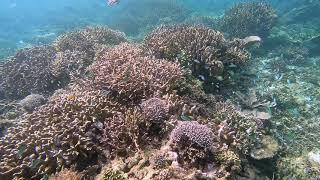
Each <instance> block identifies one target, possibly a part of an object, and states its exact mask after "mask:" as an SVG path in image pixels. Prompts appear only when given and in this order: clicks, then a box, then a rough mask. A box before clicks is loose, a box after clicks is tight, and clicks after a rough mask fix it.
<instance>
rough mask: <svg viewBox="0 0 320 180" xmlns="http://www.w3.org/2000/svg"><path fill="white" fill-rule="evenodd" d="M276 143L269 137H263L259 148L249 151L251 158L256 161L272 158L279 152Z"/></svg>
mask: <svg viewBox="0 0 320 180" xmlns="http://www.w3.org/2000/svg"><path fill="white" fill-rule="evenodd" d="M279 149H280V148H279V144H278V142H277V141H276V140H275V139H274V138H273V137H271V136H263V137H262V140H261V144H260V147H259V146H257V147H255V148H254V149H253V150H252V151H251V154H250V155H251V157H252V158H254V159H257V160H260V159H267V158H273V157H274V156H275V155H276V153H277V152H278V151H279Z"/></svg>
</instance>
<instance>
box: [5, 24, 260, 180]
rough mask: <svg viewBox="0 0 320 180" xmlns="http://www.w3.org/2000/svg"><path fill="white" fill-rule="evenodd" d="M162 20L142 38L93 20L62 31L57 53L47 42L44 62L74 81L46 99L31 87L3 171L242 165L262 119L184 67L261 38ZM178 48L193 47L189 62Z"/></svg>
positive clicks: (114, 174) (203, 171)
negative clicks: (130, 39)
mask: <svg viewBox="0 0 320 180" xmlns="http://www.w3.org/2000/svg"><path fill="white" fill-rule="evenodd" d="M162 28H163V29H162ZM162 28H159V29H158V30H156V31H155V32H154V34H153V35H151V36H149V37H148V38H149V41H147V40H146V41H145V42H146V43H145V44H144V45H143V46H140V45H139V44H129V43H127V42H125V43H120V42H121V41H124V39H121V38H120V36H117V35H118V34H116V32H114V31H112V30H109V29H104V28H102V29H99V28H97V29H94V28H93V29H89V30H88V29H87V30H83V31H77V32H72V33H70V34H67V35H62V36H60V37H59V38H58V40H57V41H56V42H55V48H56V49H57V50H59V51H58V52H57V51H56V50H55V49H54V47H52V46H49V47H50V48H48V47H46V48H44V49H45V50H50V49H51V50H52V52H53V53H52V58H51V59H47V61H48V60H50V61H48V62H47V64H46V66H45V69H44V68H43V69H41V70H46V71H47V73H48V74H50V77H52V78H54V79H58V78H61V79H64V80H66V79H67V80H66V81H65V82H63V83H62V82H61V85H62V84H63V89H59V90H56V88H58V87H55V89H53V90H52V91H50V92H53V91H54V90H55V91H54V93H53V95H51V96H50V94H49V93H48V94H46V93H41V94H43V95H44V96H45V97H48V100H47V102H46V103H45V104H44V105H42V102H41V101H42V99H43V97H41V96H40V95H36V94H32V92H30V93H28V94H25V96H26V95H29V96H27V97H26V98H25V99H23V100H21V101H20V106H22V107H23V108H25V110H27V111H28V113H26V114H23V116H21V117H19V122H18V123H17V125H16V126H13V127H10V128H9V129H8V130H7V132H6V134H5V136H3V137H1V139H0V159H1V161H0V179H12V178H26V179H39V178H45V177H48V176H50V175H53V174H55V175H53V176H52V178H53V179H54V178H58V179H59V178H62V177H64V178H65V179H68V178H69V177H70V178H74V179H76V178H78V177H79V178H80V176H81V178H82V177H85V176H88V177H90V178H92V177H93V176H95V175H96V174H97V173H99V171H100V169H101V167H102V166H105V168H103V170H102V171H101V173H100V175H99V176H98V177H97V178H100V179H143V178H144V179H165V178H167V179H168V178H169V179H181V178H186V177H187V178H207V179H212V178H228V177H229V178H230V177H235V176H236V175H237V174H238V173H240V172H241V171H242V170H243V168H244V167H245V166H243V165H242V164H246V161H245V160H243V159H242V158H240V157H242V156H245V155H247V154H248V152H249V151H250V150H252V148H253V147H254V146H255V145H256V144H259V143H260V140H261V139H260V138H259V137H260V135H261V134H263V131H262V130H261V129H260V127H262V126H261V124H262V123H261V122H260V121H259V119H257V118H255V117H253V116H247V115H245V114H243V113H242V112H241V111H240V110H238V109H236V108H235V106H234V105H233V104H232V103H231V102H224V101H222V99H220V100H219V101H218V100H217V99H216V98H217V97H216V96H213V95H208V94H205V93H204V91H203V89H202V84H201V83H200V81H198V80H196V79H195V78H194V77H192V75H191V73H190V71H188V70H186V69H184V68H183V67H182V66H183V65H185V64H184V62H187V63H188V61H189V62H190V63H193V64H192V66H194V67H195V66H198V62H197V63H195V62H194V61H193V59H195V58H198V59H199V62H200V61H201V62H200V64H201V63H203V64H201V65H203V66H205V64H208V63H211V64H214V63H216V62H219V63H218V64H221V65H222V67H223V66H224V65H228V64H230V65H231V64H233V63H235V64H238V63H242V62H244V61H245V60H246V59H247V57H248V52H247V51H245V50H244V49H243V46H244V45H245V44H246V43H249V42H251V40H252V39H253V41H255V40H256V39H257V38H248V39H235V40H233V41H227V40H225V39H224V38H223V36H222V34H221V33H219V32H217V31H214V30H210V29H207V28H203V27H197V26H172V27H162ZM166 33H168V34H166ZM69 35H70V36H69ZM172 35H174V37H177V38H176V40H175V41H172V40H171V38H172V37H173V36H172ZM110 36H112V37H113V36H115V37H114V39H112V38H111V37H110ZM121 37H122V36H121ZM104 38H105V39H104ZM148 38H147V39H148ZM160 39H162V40H164V41H160ZM186 40H187V41H186ZM191 40H192V41H191ZM184 41H186V42H187V43H185V42H184ZM158 42H163V44H158ZM190 42H191V43H190ZM115 44H118V45H115ZM111 45H115V46H111ZM170 46H172V49H170V48H169V49H168V51H167V49H166V47H170ZM176 46H177V47H180V48H181V49H182V50H183V51H184V52H185V54H184V55H185V57H187V58H186V59H185V61H184V62H183V61H181V60H179V61H178V62H175V58H177V57H180V55H179V53H180V50H181V49H180V50H179V51H175V48H176ZM158 47H160V49H157V48H158ZM203 48H204V49H203ZM158 50H160V51H158ZM167 52H169V53H167ZM31 55H33V54H32V53H31ZM30 57H31V58H32V57H33V56H30ZM37 57H38V56H37ZM35 59H36V60H38V59H37V58H35ZM207 60H209V61H210V62H209V61H207ZM8 67H9V66H8ZM14 67H15V66H14ZM211 67H213V66H211ZM35 68H36V67H35ZM37 68H39V66H37ZM190 68H191V67H190ZM203 68H204V67H203ZM8 70H9V69H8ZM29 70H33V69H32V68H30V69H29ZM211 70H213V69H211ZM213 71H214V72H217V71H218V70H213ZM196 72H200V71H196ZM24 73H26V74H27V73H33V72H29V71H27V70H25V72H24ZM44 80H45V82H47V79H44ZM70 80H72V81H71V83H69V81H70ZM45 82H44V83H45ZM67 84H68V85H67ZM39 93H40V92H39ZM23 97H24V96H23ZM21 98H22V97H21ZM39 105H41V106H39ZM68 169H69V170H68Z"/></svg>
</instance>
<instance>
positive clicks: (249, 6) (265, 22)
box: [221, 2, 277, 38]
mask: <svg viewBox="0 0 320 180" xmlns="http://www.w3.org/2000/svg"><path fill="white" fill-rule="evenodd" d="M276 18H277V15H276V13H275V10H274V9H273V8H272V7H271V6H270V5H269V4H266V3H264V2H246V3H240V4H238V5H235V6H234V7H232V8H230V9H229V10H227V11H226V12H225V15H224V16H223V18H222V20H221V29H222V30H223V31H224V32H228V33H229V34H230V35H231V36H232V37H239V38H244V37H246V36H252V35H258V36H260V37H262V38H265V37H267V36H268V35H269V33H270V30H271V28H272V27H273V26H274V25H275V22H276Z"/></svg>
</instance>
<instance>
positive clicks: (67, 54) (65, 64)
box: [50, 50, 94, 82]
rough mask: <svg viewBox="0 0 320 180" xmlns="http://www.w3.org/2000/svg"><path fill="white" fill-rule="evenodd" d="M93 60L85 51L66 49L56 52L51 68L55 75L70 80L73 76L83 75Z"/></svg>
mask: <svg viewBox="0 0 320 180" xmlns="http://www.w3.org/2000/svg"><path fill="white" fill-rule="evenodd" d="M93 61H94V59H93V58H91V57H88V55H87V54H86V53H85V52H82V51H76V50H75V51H70V50H65V51H63V52H58V53H57V54H56V57H55V60H54V61H53V62H52V63H51V65H50V69H51V71H52V74H53V75H54V76H55V77H59V78H60V79H62V80H63V81H66V82H68V81H69V80H70V78H71V77H73V76H81V75H83V74H84V72H85V69H86V67H88V66H89V65H90V64H91V63H92V62H93Z"/></svg>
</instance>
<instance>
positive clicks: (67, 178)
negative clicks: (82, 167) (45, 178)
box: [49, 169, 84, 180]
mask: <svg viewBox="0 0 320 180" xmlns="http://www.w3.org/2000/svg"><path fill="white" fill-rule="evenodd" d="M49 179H50V180H82V179H84V175H83V174H81V173H79V172H77V171H73V170H70V169H64V170H62V171H60V172H59V173H57V174H55V175H52V176H50V177H49Z"/></svg>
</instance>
